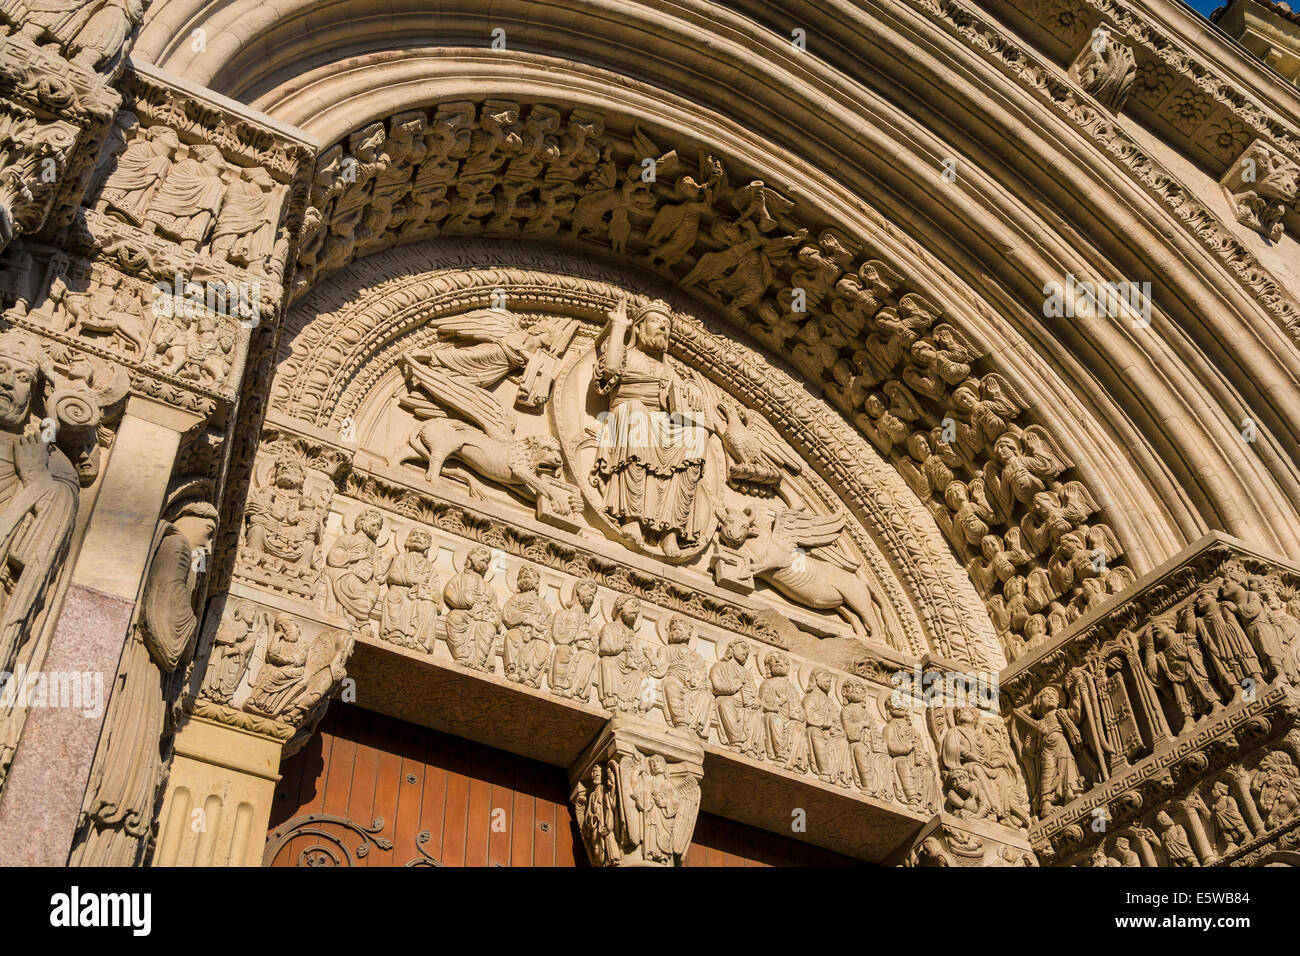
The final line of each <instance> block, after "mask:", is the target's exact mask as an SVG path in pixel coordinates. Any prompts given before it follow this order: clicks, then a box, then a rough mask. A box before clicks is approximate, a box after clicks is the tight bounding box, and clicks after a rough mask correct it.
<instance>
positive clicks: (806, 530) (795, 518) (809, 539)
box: [772, 508, 845, 548]
mask: <svg viewBox="0 0 1300 956" xmlns="http://www.w3.org/2000/svg"><path fill="white" fill-rule="evenodd" d="M844 522H845V518H844V515H841V514H830V515H815V514H810V513H809V512H807V511H792V510H790V509H788V508H783V509H780V510H778V511H777V513H776V519H775V521H774V522H773V524H772V537H774V538H785V539H787V540H790V541H793V542H794V543H795V544H796V545H798V546H799V547H803V548H816V547H820V546H821V545H826V544H834V543H835V541H836V540H837V539H838V538H839V536H840V534H841V532H843V531H844Z"/></svg>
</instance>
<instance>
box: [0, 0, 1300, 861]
mask: <svg viewBox="0 0 1300 956" xmlns="http://www.w3.org/2000/svg"><path fill="white" fill-rule="evenodd" d="M53 6H59V7H60V9H59V10H58V11H55V10H53ZM769 6H770V5H769V4H765V3H760V2H759V0H725V2H710V3H707V4H703V5H697V7H698V9H697V7H689V6H687V7H680V8H672V9H668V10H665V9H663V8H662V5H656V4H646V3H642V2H639V0H584V2H583V3H580V4H578V5H577V6H571V7H565V8H563V9H562V8H561V7H546V6H543V7H541V8H538V6H537V5H535V4H531V3H527V2H525V0H504V2H502V3H494V4H493V5H492V6H491V9H490V10H487V11H485V10H484V9H483V7H482V5H481V4H475V3H469V2H461V0H447V2H444V3H441V4H439V5H438V6H437V9H436V10H435V9H432V8H425V7H419V5H413V6H411V7H410V9H407V8H405V7H402V8H400V9H396V10H393V11H387V12H386V13H385V15H384V16H383V17H382V18H376V17H374V16H373V15H372V14H373V10H372V9H371V8H372V7H373V4H370V3H369V2H368V0H341V2H339V3H334V4H332V5H331V6H330V11H329V14H330V15H329V16H328V17H320V16H317V13H318V11H317V10H316V7H317V0H284V2H277V3H274V4H265V3H258V2H257V0H232V2H229V3H223V4H213V5H207V6H202V8H201V9H199V8H195V7H194V6H193V5H192V4H189V5H187V4H184V3H179V2H173V0H154V2H153V3H151V4H150V5H149V7H148V10H147V11H146V10H145V9H144V5H143V4H139V3H136V2H134V0H131V2H125V3H113V4H98V3H71V4H66V5H50V4H45V5H36V9H32V10H28V9H27V7H26V6H25V5H22V4H16V5H12V4H11V5H8V6H6V7H5V9H4V11H0V309H3V318H2V320H0V670H3V671H4V672H5V674H6V677H7V683H6V687H5V694H4V696H3V697H0V861H3V862H6V863H20V862H21V863H33V864H35V863H44V864H61V863H64V862H68V861H70V862H72V863H74V864H85V865H95V864H117V865H149V864H156V865H168V866H172V865H245V864H253V863H256V862H257V861H258V860H259V859H262V858H263V850H264V847H265V846H266V845H267V843H266V829H267V825H268V821H269V818H270V807H271V800H272V799H273V794H274V787H275V782H276V780H277V779H278V774H279V766H280V762H281V761H282V760H283V759H284V758H285V757H287V756H289V755H292V754H293V753H294V752H296V750H297V749H298V748H300V747H301V746H302V745H303V744H304V742H305V741H307V740H308V739H309V738H310V737H311V735H312V734H313V733H314V732H315V729H316V727H317V725H318V723H319V721H320V719H321V717H322V715H323V714H324V712H325V710H326V708H327V707H328V705H329V702H330V700H331V699H332V698H342V699H344V700H347V701H350V702H355V703H357V704H359V705H360V706H362V707H366V708H369V709H372V710H375V711H378V712H382V713H385V714H388V715H390V716H393V717H397V718H400V719H402V720H406V721H409V722H411V723H415V724H419V725H422V726H426V727H431V728H435V729H438V730H442V731H445V732H449V733H453V734H457V735H460V736H463V737H466V738H469V739H471V740H475V741H479V742H481V743H485V744H488V745H491V746H494V747H497V748H500V749H504V750H507V751H510V752H513V753H517V754H522V755H524V756H527V757H530V758H533V759H536V760H541V761H543V762H546V763H548V764H551V765H553V766H556V767H563V768H565V769H566V770H567V771H568V772H569V775H570V784H571V797H572V800H573V806H574V810H575V813H576V814H577V817H578V819H579V821H580V827H579V829H580V832H581V837H582V840H583V843H584V846H585V849H586V852H587V854H588V858H589V860H590V861H591V862H593V863H595V864H598V865H665V866H670V865H680V864H681V863H682V861H683V858H684V856H685V854H686V852H687V848H688V847H689V844H690V841H691V839H692V834H693V831H694V823H695V819H696V816H697V814H698V813H699V811H700V810H701V809H703V810H705V811H707V812H710V813H714V814H718V815H721V816H726V817H729V818H731V819H734V820H738V821H741V822H743V823H746V824H749V825H752V826H756V827H759V828H762V829H765V830H768V831H770V832H772V833H779V834H782V835H785V836H793V837H794V838H795V839H799V840H804V841H807V842H810V843H814V844H816V845H818V846H822V847H826V848H828V849H832V850H835V851H837V852H840V853H843V854H847V855H851V856H855V857H857V858H859V859H862V860H865V861H869V862H872V863H880V864H893V865H905V866H974V865H983V866H1021V865H1045V866H1046V865H1076V864H1078V865H1099V866H1112V865H1118V866H1210V865H1249V864H1254V863H1259V862H1264V861H1275V860H1277V859H1280V858H1279V857H1277V856H1276V854H1278V853H1285V852H1286V851H1289V850H1292V849H1294V844H1295V840H1296V834H1297V833H1300V749H1298V745H1297V741H1300V728H1298V727H1297V725H1296V720H1297V716H1298V715H1300V707H1298V706H1297V705H1298V704H1300V698H1298V697H1297V687H1298V686H1300V570H1298V569H1300V505H1298V504H1297V503H1298V502H1300V451H1298V449H1300V425H1297V423H1296V421H1295V416H1294V414H1293V412H1294V409H1295V408H1296V407H1297V404H1298V403H1300V386H1297V384H1296V383H1297V382H1298V381H1300V351H1298V350H1297V342H1300V304H1298V303H1297V300H1296V297H1295V292H1294V290H1295V289H1296V288H1298V287H1300V245H1298V237H1300V232H1298V230H1300V211H1298V209H1297V205H1296V203H1297V182H1298V180H1300V90H1298V89H1294V88H1292V87H1291V86H1289V85H1286V84H1285V83H1282V82H1281V81H1279V80H1278V79H1277V77H1276V76H1274V75H1273V74H1270V73H1268V72H1267V71H1265V70H1264V69H1263V68H1262V66H1261V64H1260V63H1258V62H1257V61H1255V60H1253V59H1251V58H1250V56H1249V54H1248V53H1247V52H1246V50H1244V49H1243V48H1241V47H1238V46H1235V45H1232V44H1230V43H1228V42H1227V41H1226V40H1225V38H1224V37H1222V36H1221V35H1219V34H1217V33H1216V32H1215V31H1214V28H1213V27H1211V26H1210V25H1209V24H1208V23H1206V22H1205V21H1203V20H1200V19H1194V18H1193V17H1192V16H1191V14H1190V13H1189V12H1188V11H1187V10H1185V9H1183V8H1182V7H1181V6H1180V5H1177V4H1174V3H1172V2H1166V0H1146V2H1144V3H1141V4H1137V3H1131V2H1129V0H1070V2H1068V3H1065V4H1061V3H1046V2H1041V0H1014V2H1012V0H981V2H977V3H973V4H972V3H958V2H955V0H901V2H888V3H886V2H879V3H876V2H867V3H862V2H849V0H832V2H830V3H827V2H824V0H819V2H814V0H783V3H782V4H780V10H781V17H782V18H783V20H782V22H785V20H788V21H789V22H790V23H791V24H795V25H798V26H799V30H800V31H801V32H800V33H799V34H797V35H791V36H786V35H784V34H782V33H781V32H780V31H773V30H772V29H771V27H770V22H771V11H770V10H769V9H768V7H769ZM64 7H66V9H64ZM702 14H707V16H704V18H703V19H702V18H701V15H702ZM1157 14H1158V15H1157ZM1229 21H1230V22H1231V23H1232V24H1236V25H1237V26H1242V25H1243V24H1247V21H1246V20H1244V19H1241V18H1238V17H1236V15H1235V14H1233V15H1231V16H1225V22H1229ZM1251 22H1252V23H1253V22H1254V21H1251ZM584 23H591V24H599V29H594V30H592V31H590V32H584V30H583V28H582V24H584ZM360 24H364V26H360ZM1247 25H1248V24H1247ZM1236 28H1237V27H1235V26H1234V29H1236ZM1243 29H1244V27H1243ZM832 34H833V36H834V40H833V41H832V40H831V36H832ZM411 36H423V37H449V36H454V37H457V38H458V39H457V44H458V45H455V46H447V45H441V44H439V43H438V42H437V41H435V45H434V46H432V47H427V48H426V47H421V48H418V49H417V48H411V47H410V46H409V44H408V43H407V42H406V38H409V37H411ZM1279 36H1281V34H1278V35H1277V36H1274V37H1273V41H1277V42H1274V43H1273V46H1272V47H1270V48H1269V49H1272V50H1274V52H1273V53H1270V54H1268V55H1270V56H1273V58H1274V60H1275V61H1276V63H1278V64H1281V65H1282V66H1283V67H1285V66H1286V65H1287V64H1286V63H1284V62H1283V61H1282V60H1281V59H1278V57H1280V56H1281V54H1278V53H1276V49H1277V48H1278V47H1277V43H1279V42H1281V41H1280V40H1278V37H1279ZM476 37H477V38H481V42H474V38H476ZM1273 41H1270V42H1273ZM1283 45H1284V44H1283ZM1257 47H1258V44H1256V45H1255V47H1252V49H1254V48H1257ZM322 51H324V52H322ZM524 51H527V52H524ZM548 51H549V52H548ZM647 51H653V52H654V53H655V55H654V56H650V57H647V56H646V52H647ZM899 63H906V64H907V70H906V72H905V73H900V72H899V68H898V64H899ZM610 71H613V72H614V73H615V74H618V76H617V80H618V82H617V83H613V84H611V82H610ZM956 104H960V108H957V106H956ZM74 690H75V692H76V693H75V695H72V694H71V692H72V691H74ZM70 696H75V699H70ZM354 822H355V821H354ZM343 823H344V825H345V826H350V825H351V824H349V823H348V822H347V821H344V822H343ZM370 824H371V821H360V823H359V824H358V825H359V826H360V828H361V831H363V832H365V833H367V834H371V833H372V829H368V827H369V826H370ZM282 836H283V834H281V835H273V836H272V840H271V846H272V848H274V847H275V846H278V843H277V841H279V840H280V839H281V837H282Z"/></svg>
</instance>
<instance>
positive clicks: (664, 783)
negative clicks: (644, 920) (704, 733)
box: [569, 717, 704, 866]
mask: <svg viewBox="0 0 1300 956" xmlns="http://www.w3.org/2000/svg"><path fill="white" fill-rule="evenodd" d="M703 776H704V748H703V747H702V746H701V745H700V743H699V742H698V741H696V740H693V739H691V738H690V737H689V736H687V735H686V734H683V733H681V732H679V731H673V730H665V729H664V728H662V727H658V726H655V725H654V724H651V723H647V722H646V721H644V720H640V719H638V718H635V717H615V718H614V719H613V720H611V721H610V722H609V723H608V724H606V725H605V729H604V730H603V731H601V733H600V735H599V736H598V737H597V738H596V740H595V741H594V742H593V743H592V745H591V746H590V747H588V748H587V750H586V751H585V752H584V753H583V755H582V756H581V757H579V758H578V761H577V762H576V763H575V764H574V765H573V766H572V767H571V768H570V770H569V783H570V788H571V789H570V794H571V799H572V800H573V808H574V812H575V814H576V815H577V818H578V829H579V830H580V831H581V833H582V842H583V845H584V846H585V847H586V848H587V858H588V859H589V860H591V862H592V864H593V865H595V866H681V865H682V860H683V859H684V858H685V857H686V850H687V848H688V847H689V846H690V843H691V836H692V834H693V833H694V830H695V820H696V818H697V817H698V816H699V812H700V780H701V778H703Z"/></svg>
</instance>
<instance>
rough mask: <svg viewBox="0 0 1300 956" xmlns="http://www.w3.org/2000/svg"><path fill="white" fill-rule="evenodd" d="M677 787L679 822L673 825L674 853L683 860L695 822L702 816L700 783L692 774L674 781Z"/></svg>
mask: <svg viewBox="0 0 1300 956" xmlns="http://www.w3.org/2000/svg"><path fill="white" fill-rule="evenodd" d="M673 782H674V784H675V786H676V787H677V801H678V803H677V821H676V822H675V823H674V824H673V853H674V854H675V855H676V856H677V857H678V858H681V857H683V856H685V855H686V848H687V847H688V846H690V843H691V834H693V833H694V832H695V820H696V818H697V817H698V816H699V815H700V782H699V781H698V780H696V779H695V777H693V776H692V775H691V774H682V775H681V776H680V777H678V778H677V779H676V780H674V781H673Z"/></svg>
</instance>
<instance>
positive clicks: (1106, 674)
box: [1001, 535, 1300, 866]
mask: <svg viewBox="0 0 1300 956" xmlns="http://www.w3.org/2000/svg"><path fill="white" fill-rule="evenodd" d="M1298 585H1300V576H1297V572H1296V570H1295V569H1294V568H1292V567H1290V566H1289V565H1286V564H1284V563H1280V562H1276V561H1274V560H1271V559H1268V558H1265V557H1263V556H1261V555H1258V554H1256V553H1253V552H1252V551H1250V550H1249V549H1246V548H1244V547H1242V546H1241V545H1240V544H1239V543H1237V542H1234V541H1232V540H1230V539H1225V538H1223V537H1222V536H1217V535H1216V536H1209V537H1207V538H1206V539H1204V540H1203V541H1201V542H1199V543H1198V544H1197V545H1195V546H1193V547H1192V548H1190V549H1188V551H1187V552H1185V553H1184V555H1183V556H1181V557H1179V558H1177V559H1175V560H1173V561H1171V562H1169V563H1167V564H1166V565H1165V566H1164V567H1163V568H1161V569H1159V570H1158V571H1157V572H1153V574H1152V575H1151V576H1149V578H1148V579H1146V580H1144V581H1143V582H1140V583H1139V586H1138V588H1137V589H1136V590H1135V592H1134V594H1133V596H1132V597H1131V598H1130V599H1128V600H1126V601H1122V602H1120V603H1118V604H1113V605H1108V606H1107V607H1106V608H1105V609H1104V610H1102V611H1101V612H1099V613H1097V614H1095V615H1093V616H1090V617H1089V618H1088V619H1086V620H1085V621H1084V622H1082V623H1081V626H1080V627H1078V628H1077V629H1075V630H1073V631H1072V632H1070V633H1069V634H1068V635H1067V636H1066V638H1065V639H1063V640H1062V641H1060V642H1059V643H1056V644H1053V645H1051V646H1049V647H1047V648H1045V649H1044V650H1043V651H1041V652H1040V653H1039V654H1037V655H1034V656H1033V657H1032V658H1031V659H1029V660H1027V661H1025V662H1018V663H1017V664H1015V665H1013V666H1012V667H1011V668H1009V669H1008V670H1007V671H1005V672H1004V673H1003V675H1002V685H1001V686H1002V692H1003V714H1004V717H1005V718H1006V720H1007V726H1008V729H1009V731H1010V733H1011V737H1012V740H1013V742H1014V743H1015V745H1016V750H1017V754H1018V756H1019V759H1020V761H1021V765H1022V768H1023V771H1024V775H1025V779H1026V781H1027V782H1028V784H1029V790H1030V795H1031V799H1032V809H1033V815H1034V819H1033V823H1032V826H1031V828H1030V836H1031V838H1032V840H1033V842H1034V846H1035V849H1036V850H1037V851H1038V853H1039V857H1040V858H1042V859H1052V860H1054V861H1055V862H1063V861H1064V860H1066V859H1071V858H1073V857H1074V856H1076V855H1078V854H1080V853H1082V854H1083V855H1084V856H1085V857H1089V858H1091V855H1092V854H1094V853H1097V852H1101V853H1102V854H1103V856H1104V855H1105V854H1107V853H1111V854H1113V853H1114V852H1115V851H1116V845H1115V843H1114V842H1113V838H1114V837H1115V836H1116V835H1117V834H1119V833H1121V831H1124V836H1125V840H1126V845H1125V846H1124V847H1123V848H1122V849H1124V850H1125V851H1128V850H1131V851H1133V852H1135V853H1137V854H1138V857H1139V859H1141V860H1142V861H1143V862H1142V864H1141V865H1148V866H1154V865H1161V866H1164V865H1173V866H1184V865H1186V866H1193V865H1209V864H1210V863H1219V862H1232V861H1233V860H1234V859H1235V858H1236V856H1235V855H1236V854H1237V851H1238V850H1239V849H1240V848H1241V847H1242V846H1243V845H1245V843H1252V842H1255V841H1256V840H1258V839H1259V838H1260V837H1261V836H1264V835H1266V834H1268V835H1271V834H1272V831H1275V830H1277V829H1278V828H1279V827H1281V826H1283V824H1285V823H1288V822H1289V821H1290V820H1291V814H1290V811H1289V810H1286V809H1285V807H1287V806H1288V804H1287V800H1288V799H1289V798H1288V797H1287V796H1285V794H1288V793H1290V790H1289V789H1287V788H1288V787H1289V786H1290V784H1289V783H1287V782H1286V781H1289V780H1291V779H1292V777H1293V775H1294V773H1295V771H1294V769H1292V770H1288V769H1287V765H1288V760H1289V759H1291V758H1290V757H1288V756H1287V751H1286V748H1285V747H1282V749H1281V750H1278V746H1279V744H1280V743H1281V742H1282V741H1283V740H1285V739H1289V738H1288V734H1289V735H1291V736H1292V737H1293V736H1294V727H1295V719H1296V716H1297V714H1298V713H1300V697H1297V694H1296V690H1295V687H1296V680H1297V675H1298V674H1300V658H1298V657H1297V655H1298V654H1300V606H1297V605H1296V602H1295V596H1296V594H1297V586H1298ZM1275 752H1276V753H1278V754H1281V755H1279V756H1269V754H1271V753H1275ZM1292 756H1293V755H1292ZM1261 768H1262V769H1261ZM1252 775H1257V776H1258V779H1259V780H1260V781H1273V780H1276V781H1277V783H1276V784H1269V783H1265V782H1261V784H1260V788H1259V792H1256V791H1251V790H1250V789H1249V787H1246V788H1245V789H1243V787H1242V786H1241V785H1238V784H1236V783H1234V781H1240V780H1245V779H1247V778H1250V779H1255V777H1254V776H1252ZM1216 781H1227V785H1228V788H1229V789H1228V791H1227V793H1226V794H1225V793H1224V792H1223V791H1222V788H1220V787H1217V785H1216ZM1260 792H1264V793H1265V795H1264V796H1263V797H1261V796H1260ZM1274 792H1277V793H1281V794H1283V796H1281V797H1280V798H1279V799H1280V800H1281V803H1280V804H1279V806H1281V807H1282V808H1283V809H1282V810H1279V812H1278V813H1277V814H1275V815H1274V816H1273V818H1272V820H1271V822H1270V821H1269V820H1268V819H1267V817H1268V813H1267V809H1261V810H1260V811H1258V812H1259V813H1260V816H1259V821H1260V822H1259V823H1258V825H1254V826H1252V827H1250V828H1249V829H1247V830H1245V831H1243V830H1242V829H1240V828H1238V827H1237V825H1236V822H1235V821H1236V819H1237V815H1238V814H1241V813H1244V814H1246V815H1247V816H1248V817H1249V816H1251V815H1252V814H1255V813H1256V812H1257V811H1256V806H1257V804H1259V801H1260V800H1263V801H1265V802H1266V803H1267V804H1268V807H1269V808H1271V807H1272V806H1273V805H1274V804H1273V802H1272V794H1273V793H1274ZM1225 796H1230V797H1231V798H1232V801H1234V802H1235V803H1236V804H1237V806H1236V809H1234V808H1233V806H1231V805H1230V803H1229V801H1228V800H1226V799H1224V797H1225ZM1179 800H1182V801H1184V802H1183V803H1181V804H1180V803H1178V802H1177V801H1179ZM1187 801H1190V802H1187ZM1202 804H1204V805H1205V807H1206V808H1209V807H1210V806H1212V805H1215V804H1219V805H1220V809H1219V811H1218V812H1219V816H1220V817H1221V818H1222V823H1223V825H1222V826H1221V827H1218V828H1217V829H1216V828H1214V827H1210V826H1209V825H1208V823H1207V821H1208V820H1210V819H1211V818H1212V817H1213V811H1212V810H1211V809H1203V808H1202ZM1259 806H1260V807H1261V808H1262V807H1263V805H1262V804H1259ZM1189 808H1190V809H1189ZM1126 828H1127V829H1126ZM1129 831H1131V832H1129ZM1153 834H1154V836H1153ZM1189 841H1190V842H1189ZM1144 844H1145V849H1144V846H1143V845H1144ZM1229 844H1232V848H1231V849H1229ZM1120 855H1121V856H1126V854H1125V853H1121V854H1120ZM1100 865H1110V864H1106V863H1104V862H1103V863H1102V864H1100Z"/></svg>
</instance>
